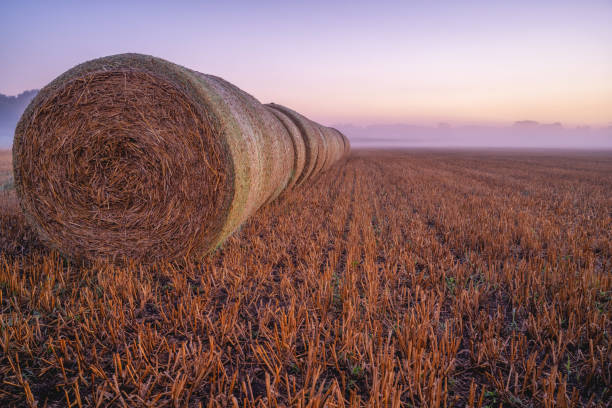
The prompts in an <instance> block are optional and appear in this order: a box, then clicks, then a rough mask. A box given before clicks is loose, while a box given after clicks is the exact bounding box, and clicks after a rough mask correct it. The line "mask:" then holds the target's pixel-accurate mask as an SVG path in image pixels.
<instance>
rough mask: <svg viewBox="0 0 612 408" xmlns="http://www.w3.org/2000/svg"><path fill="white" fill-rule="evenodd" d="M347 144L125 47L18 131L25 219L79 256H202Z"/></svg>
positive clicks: (32, 109) (40, 103)
mask: <svg viewBox="0 0 612 408" xmlns="http://www.w3.org/2000/svg"><path fill="white" fill-rule="evenodd" d="M347 152H348V145H347V141H346V138H345V137H344V136H343V135H342V134H341V133H339V132H338V131H336V130H335V129H331V128H326V127H324V126H321V125H319V124H317V123H315V122H312V121H310V120H308V119H307V118H305V117H304V116H302V115H300V114H298V113H297V112H294V111H292V110H290V109H288V108H285V107H282V106H280V105H275V104H270V105H262V104H261V103H260V102H259V101H257V99H255V98H254V97H252V96H251V95H249V94H247V93H246V92H244V91H242V90H240V89H238V88H237V87H235V86H234V85H232V84H230V83H228V82H227V81H225V80H223V79H221V78H218V77H215V76H212V75H205V74H202V73H199V72H196V71H193V70H190V69H188V68H185V67H182V66H179V65H176V64H173V63H170V62H168V61H164V60H162V59H159V58H155V57H151V56H146V55H140V54H122V55H116V56H110V57H104V58H100V59H97V60H93V61H89V62H86V63H84V64H81V65H78V66H76V67H74V68H73V69H71V70H69V71H67V72H66V73H64V74H62V75H61V76H59V77H58V78H57V79H55V80H54V81H53V82H51V83H50V84H49V85H47V86H46V87H45V88H44V89H42V90H41V91H40V92H39V93H38V95H37V96H36V97H35V98H34V100H33V101H32V102H31V104H30V105H29V106H28V108H27V109H26V111H25V112H24V114H23V116H22V118H21V120H20V121H19V123H18V125H17V129H16V131H15V140H14V143H13V166H14V174H15V187H16V190H17V194H18V197H19V201H20V204H21V207H22V209H23V211H24V213H25V216H26V219H27V220H28V222H29V223H30V224H31V225H32V226H33V227H34V229H35V230H36V231H37V232H38V234H39V236H40V237H41V239H42V240H43V241H45V242H46V243H47V244H48V245H49V246H51V247H53V248H56V249H57V250H59V251H60V252H61V253H62V254H64V255H65V256H67V257H69V258H71V259H74V260H85V259H96V258H104V259H107V260H110V261H116V262H119V261H123V260H126V259H131V258H132V259H138V260H143V261H144V260H146V261H155V260H159V259H166V260H172V259H178V258H199V257H202V256H203V255H205V254H206V253H208V252H210V251H211V250H213V249H215V248H216V247H217V246H219V245H220V244H221V243H222V242H223V241H224V240H225V239H226V238H227V237H228V236H229V235H230V234H231V233H232V232H234V231H235V230H236V229H237V228H238V227H239V226H240V224H241V223H243V222H244V221H245V220H246V219H247V218H248V217H249V216H251V215H252V214H253V213H254V212H255V211H256V210H257V209H258V208H260V207H261V206H262V205H264V204H265V203H267V202H269V201H271V200H274V199H275V198H276V197H278V196H279V195H280V194H281V193H282V192H283V191H284V190H285V189H287V188H290V187H293V186H294V185H299V184H302V183H304V182H306V181H307V180H310V179H312V177H314V176H315V175H317V174H318V173H320V172H321V171H322V170H324V169H327V168H329V167H330V166H331V165H333V164H334V163H335V162H337V161H338V160H339V159H340V158H342V157H343V156H345V155H346V154H347Z"/></svg>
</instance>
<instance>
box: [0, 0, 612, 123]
mask: <svg viewBox="0 0 612 408" xmlns="http://www.w3.org/2000/svg"><path fill="white" fill-rule="evenodd" d="M0 38H1V40H0V61H1V63H0V92H1V93H4V94H8V95H14V94H17V93H20V92H22V91H24V90H26V89H32V88H40V87H42V86H44V85H45V84H46V83H48V82H49V81H50V80H52V79H53V78H55V77H56V76H58V75H59V74H61V73H62V72H64V71H65V70H67V69H69V68H71V67H72V66H74V65H76V64H78V63H80V62H83V61H86V60H89V59H92V58H96V57H100V56H105V55H110V54H116V53H122V52H140V53H145V54H152V55H155V56H158V57H162V58H165V59H168V60H170V61H173V62H176V63H178V64H181V65H185V66H187V67H189V68H193V69H196V70H198V71H201V72H205V73H211V74H216V75H219V76H221V77H223V78H225V79H227V80H228V81H230V82H232V83H234V84H236V85H237V86H239V87H240V88H242V89H244V90H245V91H247V92H249V93H251V94H252V95H254V96H255V97H257V98H258V99H259V100H261V101H262V102H271V101H274V102H278V103H282V104H286V105H288V106H291V107H292V108H294V109H296V110H298V111H300V112H302V113H304V114H305V115H307V116H309V117H312V118H313V119H315V120H318V121H320V122H322V123H353V124H358V125H359V124H370V123H400V122H404V123H405V122H411V123H423V124H428V123H437V122H439V121H447V122H450V123H457V124H462V123H463V124H465V123H478V124H496V123H499V124H503V123H511V122H514V121H516V120H522V119H531V120H536V121H540V122H556V121H560V122H562V123H564V124H568V125H594V126H599V125H609V124H611V123H612V1H611V0H606V1H597V0H582V1H578V0H575V1H571V2H570V1H562V0H556V1H534V0H532V1H523V0H517V1H511V2H501V1H500V2H497V1H490V0H483V1H400V2H392V1H372V2H360V1H347V2H333V1H321V2H318V1H308V2H301V3H298V2H293V1H288V0H285V1H279V2H271V1H270V2H268V1H263V0H262V1H244V2H231V1H226V2H219V3H213V2H185V1H183V2H181V1H176V2H170V1H159V2H158V1H112V0H111V1H108V0H107V1H91V2H89V1H60V0H54V1H27V0H21V1H19V0H18V1H12V2H7V1H3V2H2V3H1V5H0Z"/></svg>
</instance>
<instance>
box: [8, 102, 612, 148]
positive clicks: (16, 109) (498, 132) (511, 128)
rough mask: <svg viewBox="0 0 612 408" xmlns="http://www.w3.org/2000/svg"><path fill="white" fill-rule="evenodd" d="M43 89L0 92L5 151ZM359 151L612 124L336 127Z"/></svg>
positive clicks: (542, 142)
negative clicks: (19, 123) (13, 94)
mask: <svg viewBox="0 0 612 408" xmlns="http://www.w3.org/2000/svg"><path fill="white" fill-rule="evenodd" d="M37 92H38V90H31V91H25V92H22V93H21V94H19V95H17V96H5V95H2V94H0V149H7V148H10V147H11V146H12V144H13V135H14V132H15V125H16V124H17V121H18V120H19V117H20V116H21V114H22V113H23V111H24V109H25V108H26V107H27V105H28V104H29V103H30V101H31V100H32V98H33V97H34V96H35V95H36V93H37ZM334 127H336V128H337V129H338V130H340V131H341V132H343V133H344V134H346V135H347V137H348V138H349V139H350V140H351V144H352V145H353V146H354V147H365V148H397V147H406V148H408V147H440V148H443V147H457V148H461V147H513V148H575V149H602V148H603V149H610V148H612V125H610V126H607V127H590V126H578V127H569V126H564V125H562V124H561V123H559V122H555V123H539V122H536V121H532V120H522V121H517V122H515V123H513V124H508V125H453V124H449V123H446V122H443V123H439V124H437V125H429V126H427V125H419V124H409V123H404V124H402V123H400V124H376V125H366V126H358V125H354V124H339V125H334Z"/></svg>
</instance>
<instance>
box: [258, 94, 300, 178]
mask: <svg viewBox="0 0 612 408" xmlns="http://www.w3.org/2000/svg"><path fill="white" fill-rule="evenodd" d="M265 107H266V109H268V110H269V111H270V112H271V113H272V114H273V115H274V116H276V118H277V119H278V120H279V121H280V122H281V123H282V124H283V126H285V129H286V130H287V132H288V133H289V136H291V142H292V144H293V156H294V160H293V169H292V171H291V177H290V178H289V183H288V184H287V188H292V187H293V186H294V185H295V184H296V183H297V181H298V179H299V178H300V176H301V175H302V172H303V171H304V164H305V161H306V146H305V145H304V139H303V138H302V134H301V133H300V129H298V127H297V126H296V125H295V123H293V121H292V120H291V119H290V118H289V116H287V115H286V114H285V113H283V112H282V111H280V110H278V109H273V108H271V107H270V106H268V105H265Z"/></svg>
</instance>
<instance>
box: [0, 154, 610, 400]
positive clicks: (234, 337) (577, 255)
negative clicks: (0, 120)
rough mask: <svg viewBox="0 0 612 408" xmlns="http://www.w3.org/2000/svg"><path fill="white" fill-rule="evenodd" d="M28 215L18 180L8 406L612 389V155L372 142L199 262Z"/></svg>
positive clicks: (2, 372) (4, 321)
mask: <svg viewBox="0 0 612 408" xmlns="http://www.w3.org/2000/svg"><path fill="white" fill-rule="evenodd" d="M1 157H2V158H3V159H4V160H8V158H9V157H10V156H9V155H7V154H3V155H2V156H1ZM0 166H1V167H0V169H7V168H10V166H8V165H7V163H6V162H4V163H2V164H0ZM2 171H4V170H2ZM27 225H28V224H27V223H26V220H25V219H24V216H23V215H22V213H21V210H20V209H19V206H18V204H17V199H16V196H15V193H14V190H9V191H4V192H0V251H1V255H0V288H1V290H2V291H1V297H0V313H1V314H0V347H1V350H2V351H1V352H0V406H39V407H43V406H53V407H59V406H62V407H64V406H72V407H74V406H79V407H81V406H118V407H138V406H143V407H144V406H151V407H153V406H155V407H161V406H169V407H173V406H190V407H198V406H222V407H225V406H230V407H233V406H302V407H306V406H313V407H315V406H328V407H342V406H344V407H348V406H374V407H382V406H388V407H391V406H393V407H399V406H405V407H409V406H427V407H441V406H446V407H452V406H457V407H465V406H475V407H485V406H488V407H498V406H506V407H553V406H554V407H582V406H593V407H594V406H602V407H603V406H609V405H610V400H611V397H612V394H611V388H610V387H611V385H612V348H611V346H610V332H611V331H612V324H611V317H612V292H611V290H612V274H611V273H610V272H611V270H612V153H585V152H561V151H556V152H545V151H540V152H527V151H517V152H512V151H473V152H470V151H441V150H439V151H425V150H412V151H410V150H406V151H397V152H384V151H360V150H357V151H353V152H352V153H351V155H350V156H349V158H348V160H347V161H345V162H343V163H340V164H338V165H336V166H332V167H331V168H329V169H328V170H327V171H326V172H324V173H322V174H321V175H320V176H319V177H318V178H316V179H315V180H313V181H312V182H310V183H306V184H302V185H300V186H299V187H297V188H296V189H294V190H292V191H289V192H287V193H286V194H284V195H282V196H281V197H280V198H279V199H277V200H276V201H273V202H270V203H268V204H266V205H265V206H264V207H263V208H262V209H260V210H259V211H258V212H257V213H255V215H254V216H252V217H251V218H249V219H248V220H247V221H246V223H245V224H244V225H243V227H242V229H241V230H240V231H239V232H237V233H236V234H234V235H232V236H231V237H230V238H229V239H228V240H227V241H226V242H225V243H224V244H223V245H222V246H221V247H220V248H219V249H218V250H217V251H215V252H214V253H212V254H211V255H209V256H208V257H207V258H205V259H204V261H201V262H199V263H193V262H192V261H184V262H178V263H158V264H154V265H149V266H141V265H139V264H130V265H127V266H123V267H118V266H113V265H110V264H103V263H94V264H89V265H88V266H79V265H78V264H75V263H69V262H68V261H65V260H64V258H62V257H61V256H60V255H59V254H58V253H56V252H53V251H50V250H48V249H46V247H45V246H43V245H42V244H41V243H40V242H39V241H38V239H37V238H36V234H35V233H34V232H33V231H32V230H31V229H30V227H28V226H27Z"/></svg>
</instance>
